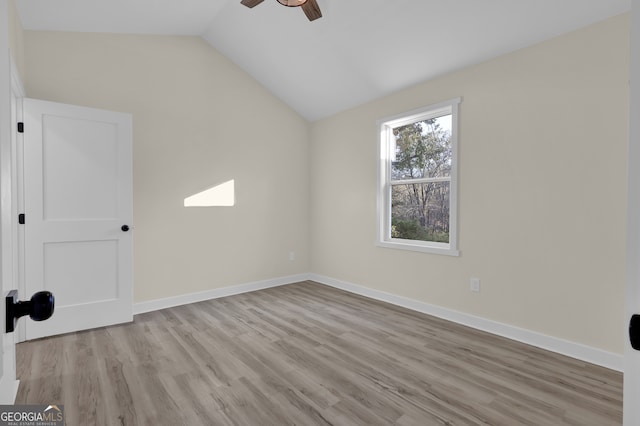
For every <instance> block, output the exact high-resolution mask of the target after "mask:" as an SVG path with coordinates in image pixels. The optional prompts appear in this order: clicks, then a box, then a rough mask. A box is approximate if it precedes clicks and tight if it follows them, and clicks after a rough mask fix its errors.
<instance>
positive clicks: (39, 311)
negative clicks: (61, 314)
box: [5, 290, 55, 333]
mask: <svg viewBox="0 0 640 426" xmlns="http://www.w3.org/2000/svg"><path fill="white" fill-rule="evenodd" d="M5 304H6V332H7V333H11V332H12V331H14V330H15V327H16V322H17V321H18V318H20V317H21V316H24V315H29V317H30V318H31V319H32V320H34V321H44V320H46V319H49V318H51V315H53V309H54V306H55V298H54V297H53V294H51V293H50V292H48V291H39V292H37V293H36V294H34V295H33V296H31V300H29V301H27V302H23V301H20V300H18V291H17V290H11V291H10V292H9V294H7V296H6V297H5Z"/></svg>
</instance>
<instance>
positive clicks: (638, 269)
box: [623, 0, 640, 426]
mask: <svg viewBox="0 0 640 426" xmlns="http://www.w3.org/2000/svg"><path fill="white" fill-rule="evenodd" d="M630 41H631V45H630V46H631V47H630V53H629V54H630V62H631V70H630V84H629V86H630V87H629V101H630V102H629V148H628V150H629V151H628V195H627V286H626V296H625V307H626V309H625V316H624V318H625V332H624V333H625V334H624V339H625V354H624V393H623V398H624V404H623V410H624V425H625V426H638V425H640V406H638V404H637V402H638V400H640V352H638V351H635V350H633V348H631V344H630V341H629V336H628V327H629V321H630V319H631V315H633V314H640V123H639V122H638V121H637V120H634V119H633V117H637V116H639V115H640V78H638V79H635V78H634V76H637V75H640V74H639V73H640V0H632V3H631V40H630Z"/></svg>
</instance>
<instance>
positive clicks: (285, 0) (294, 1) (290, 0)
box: [278, 0, 307, 7]
mask: <svg viewBox="0 0 640 426" xmlns="http://www.w3.org/2000/svg"><path fill="white" fill-rule="evenodd" d="M306 2H307V0H278V3H280V4H281V5H283V6H287V7H298V6H302V5H303V4H305V3H306Z"/></svg>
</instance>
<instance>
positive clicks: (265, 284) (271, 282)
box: [133, 274, 309, 315]
mask: <svg viewBox="0 0 640 426" xmlns="http://www.w3.org/2000/svg"><path fill="white" fill-rule="evenodd" d="M308 279H309V274H299V275H289V276H286V277H280V278H272V279H268V280H263V281H255V282H250V283H245V284H238V285H232V286H228V287H222V288H214V289H212V290H206V291H200V292H197V293H188V294H181V295H178V296H173V297H167V298H164V299H156V300H149V301H147V302H139V303H134V305H133V314H134V315H138V314H144V313H146V312H152V311H159V310H160V309H167V308H173V307H175V306H181V305H187V304H189V303H197V302H203V301H205V300H211V299H219V298H221V297H227V296H233V295H236V294H242V293H249V292H252V291H258V290H264V289H266V288H271V287H278V286H281V285H287V284H293V283H297V282H300V281H307V280H308Z"/></svg>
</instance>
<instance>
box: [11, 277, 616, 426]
mask: <svg viewBox="0 0 640 426" xmlns="http://www.w3.org/2000/svg"><path fill="white" fill-rule="evenodd" d="M16 353H17V374H18V378H19V379H20V380H21V382H20V388H19V390H18V397H17V400H16V403H17V404H64V405H65V412H66V413H67V423H68V424H78V425H121V426H122V425H157V424H162V425H165V424H166V425H222V426H245V425H246V426H253V425H256V426H264V425H267V426H268V425H274V426H276V425H277V426H282V425H304V426H307V425H309V426H314V425H340V426H342V425H345V426H349V425H363V424H370V425H398V426H413V425H421V426H425V425H426V426H430V425H505V426H514V425H532V426H534V425H535V426H540V425H553V426H557V425H580V426H590V425H593V426H609V425H620V424H621V423H622V374H621V373H618V372H615V371H611V370H607V369H605V368H601V367H597V366H594V365H590V364H588V363H585V362H582V361H579V360H576V359H572V358H567V357H563V356H561V355H558V354H555V353H551V352H548V351H544V350H542V349H539V348H534V347H531V346H528V345H526V344H523V343H519V342H514V341H511V340H508V339H504V338H501V337H498V336H495V335H491V334H488V333H484V332H480V331H477V330H473V329H470V328H468V327H464V326H461V325H459V324H452V323H450V322H447V321H445V320H442V319H438V318H433V317H430V316H428V315H424V314H421V313H418V312H414V311H410V310H407V309H404V308H401V307H398V306H393V305H389V304H386V303H383V302H380V301H376V300H371V299H367V298H365V297H361V296H357V295H354V294H350V293H347V292H343V291H340V290H337V289H333V288H329V287H326V286H322V285H320V284H317V283H313V282H301V283H296V284H291V285H287V286H282V287H276V288H271V289H267V290H261V291H257V292H253V293H246V294H239V295H236V296H231V297H226V298H222V299H216V300H210V301H206V302H200V303H194V304H191V305H186V306H179V307H175V308H171V309H165V310H162V311H156V312H149V313H145V314H141V315H137V316H136V317H135V320H134V322H133V323H130V324H125V325H118V326H113V327H108V328H101V329H96V330H89V331H84V332H79V333H72V334H68V335H63V336H57V337H52V338H46V339H40V340H36V341H31V342H25V343H21V344H19V345H18V346H17V348H16Z"/></svg>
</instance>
